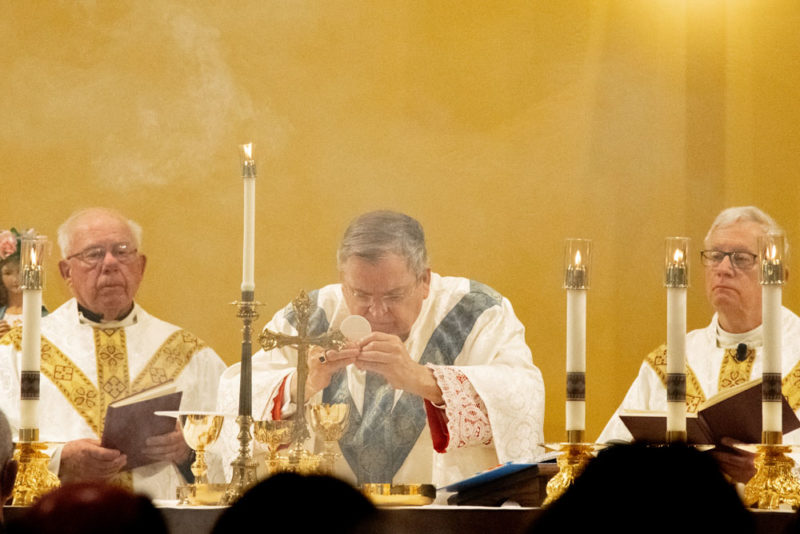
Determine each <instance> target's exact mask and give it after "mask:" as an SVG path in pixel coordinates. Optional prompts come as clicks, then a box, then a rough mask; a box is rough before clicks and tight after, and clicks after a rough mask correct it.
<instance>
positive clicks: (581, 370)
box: [564, 239, 592, 443]
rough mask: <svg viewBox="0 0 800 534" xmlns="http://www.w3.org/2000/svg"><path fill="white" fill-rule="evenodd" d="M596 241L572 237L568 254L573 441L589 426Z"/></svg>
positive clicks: (569, 434)
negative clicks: (590, 297) (589, 305)
mask: <svg viewBox="0 0 800 534" xmlns="http://www.w3.org/2000/svg"><path fill="white" fill-rule="evenodd" d="M591 247H592V242H591V240H589V239H568V240H567V244H566V249H565V254H564V261H565V273H564V288H565V289H566V290H567V355H566V356H567V357H566V360H567V361H566V364H567V402H566V431H567V441H568V442H570V443H581V442H583V435H584V431H585V430H586V290H587V289H589V265H590V262H591Z"/></svg>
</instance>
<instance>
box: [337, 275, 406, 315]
mask: <svg viewBox="0 0 800 534" xmlns="http://www.w3.org/2000/svg"><path fill="white" fill-rule="evenodd" d="M417 284H419V280H417V281H415V282H414V283H413V284H411V285H409V286H408V287H405V288H402V289H398V290H395V291H391V292H389V293H387V294H386V295H381V296H379V297H374V296H373V295H370V294H368V293H364V292H363V291H359V290H357V289H353V288H352V287H350V286H348V285H347V284H342V286H343V287H344V288H345V289H346V290H347V291H348V292H349V293H350V295H351V296H352V297H353V301H354V302H355V303H356V304H357V305H358V306H360V307H362V308H368V307H370V306H372V304H373V302H375V301H376V300H380V302H381V304H383V305H384V306H385V307H386V308H391V307H393V306H398V305H399V304H402V303H403V301H405V300H406V299H407V298H408V297H409V296H411V294H412V293H413V292H414V289H415V288H416V287H417Z"/></svg>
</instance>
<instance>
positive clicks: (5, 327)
mask: <svg viewBox="0 0 800 534" xmlns="http://www.w3.org/2000/svg"><path fill="white" fill-rule="evenodd" d="M9 330H11V325H10V324H8V321H6V320H5V319H3V320H0V337H3V336H4V335H5V334H6V332H8V331H9Z"/></svg>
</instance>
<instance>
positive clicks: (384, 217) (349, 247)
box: [336, 210, 428, 277]
mask: <svg viewBox="0 0 800 534" xmlns="http://www.w3.org/2000/svg"><path fill="white" fill-rule="evenodd" d="M388 253H394V254H397V255H399V256H402V257H403V258H405V259H406V262H407V263H408V268H409V270H410V271H411V272H413V273H414V274H415V275H416V276H417V277H421V276H423V275H424V274H425V270H426V269H428V251H427V249H426V248H425V232H424V231H423V230H422V225H421V224H420V223H419V222H418V221H417V220H416V219H414V218H412V217H409V216H408V215H405V214H403V213H397V212H394V211H386V210H380V211H371V212H368V213H365V214H363V215H361V216H359V217H357V218H356V219H354V220H353V221H352V222H351V223H350V226H348V227H347V230H346V231H345V233H344V237H343V238H342V242H341V244H340V245H339V250H338V252H337V254H336V260H337V264H338V267H339V271H341V270H342V267H343V266H344V264H345V262H346V261H347V260H348V259H349V258H350V257H351V256H356V257H358V258H361V259H363V260H366V261H368V262H370V263H377V262H378V261H379V260H380V259H381V258H382V257H383V256H385V255H386V254H388Z"/></svg>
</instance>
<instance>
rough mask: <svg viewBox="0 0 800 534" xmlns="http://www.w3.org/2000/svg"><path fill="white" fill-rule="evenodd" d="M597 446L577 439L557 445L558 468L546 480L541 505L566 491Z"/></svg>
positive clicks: (546, 503) (577, 437)
mask: <svg viewBox="0 0 800 534" xmlns="http://www.w3.org/2000/svg"><path fill="white" fill-rule="evenodd" d="M571 437H573V438H574V439H576V440H580V439H581V438H582V436H575V435H574V434H573V435H572V436H571ZM598 447H599V446H598V445H596V444H593V443H580V442H579V441H576V442H574V443H562V444H561V445H560V446H559V447H558V450H559V451H560V453H561V454H560V455H559V456H558V459H557V460H556V463H557V464H558V468H559V469H558V473H556V474H555V476H553V477H552V478H551V479H550V480H549V481H548V482H547V487H546V489H547V497H546V498H545V500H544V501H543V502H542V506H547V505H548V504H550V503H552V502H555V501H556V499H558V498H559V497H561V495H563V493H564V492H565V491H567V488H569V487H570V486H571V485H572V484H573V482H575V479H577V478H578V477H579V476H580V474H581V473H583V470H584V469H585V468H586V465H587V464H588V463H589V461H590V460H591V459H592V458H594V454H595V451H596V450H597V449H598Z"/></svg>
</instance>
